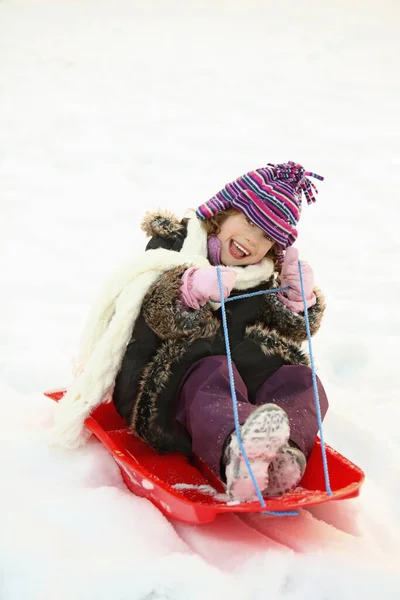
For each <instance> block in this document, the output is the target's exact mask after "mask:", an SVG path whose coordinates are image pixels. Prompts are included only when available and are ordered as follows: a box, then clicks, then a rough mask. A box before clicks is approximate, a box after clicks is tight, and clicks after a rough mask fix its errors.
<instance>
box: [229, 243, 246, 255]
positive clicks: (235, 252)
mask: <svg viewBox="0 0 400 600" xmlns="http://www.w3.org/2000/svg"><path fill="white" fill-rule="evenodd" d="M231 252H232V254H233V256H234V257H235V258H243V256H246V255H245V253H244V252H242V251H241V250H239V248H238V247H237V246H236V244H234V243H233V241H231Z"/></svg>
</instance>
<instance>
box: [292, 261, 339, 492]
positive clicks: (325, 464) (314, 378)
mask: <svg viewBox="0 0 400 600" xmlns="http://www.w3.org/2000/svg"><path fill="white" fill-rule="evenodd" d="M298 265H299V273H300V285H301V297H302V299H303V305H304V320H305V322H306V331H307V340H308V353H309V355H310V363H311V375H312V382H313V388H314V399H315V408H316V410H317V419H318V429H319V437H320V440H321V454H322V464H323V467H324V477H325V488H326V491H327V494H328V495H329V496H332V493H333V492H332V490H331V484H330V480H329V470H328V461H327V458H326V448H325V441H324V432H323V430H322V417H321V405H320V402H319V393H318V385H317V376H316V374H315V364H314V356H313V350H312V344H311V333H310V321H309V319H308V310H307V301H306V294H305V291H304V281H303V269H302V266H301V262H300V261H298Z"/></svg>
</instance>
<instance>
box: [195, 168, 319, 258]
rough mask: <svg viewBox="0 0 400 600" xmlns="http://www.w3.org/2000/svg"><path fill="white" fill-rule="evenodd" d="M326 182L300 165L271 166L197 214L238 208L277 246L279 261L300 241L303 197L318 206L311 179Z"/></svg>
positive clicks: (230, 188) (238, 181)
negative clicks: (298, 223)
mask: <svg viewBox="0 0 400 600" xmlns="http://www.w3.org/2000/svg"><path fill="white" fill-rule="evenodd" d="M308 177H314V178H315V179H319V180H320V181H322V180H323V179H324V178H323V177H321V176H320V175H316V174H315V173H310V172H309V171H305V169H304V168H303V167H302V166H301V165H300V164H298V163H294V162H292V161H289V162H287V163H282V164H277V165H274V164H271V163H268V165H267V166H266V167H263V168H261V169H257V170H256V171H250V173H246V174H245V175H242V177H239V178H238V179H236V180H235V181H233V182H232V183H227V184H226V186H225V187H224V188H223V189H222V190H221V191H220V192H218V194H216V195H215V196H213V197H212V198H211V200H208V202H205V203H204V204H202V205H201V206H199V208H198V209H197V211H196V215H197V217H198V218H199V219H202V220H204V219H211V218H212V217H213V216H214V215H216V214H218V213H220V212H222V211H224V210H227V209H228V208H236V210H239V211H240V212H242V213H243V214H245V215H246V217H247V218H248V219H249V220H250V221H252V223H254V224H255V225H257V226H258V227H260V229H262V230H263V231H265V233H266V234H267V235H268V236H269V237H270V238H271V239H272V240H274V241H275V242H276V245H277V249H278V251H280V252H279V255H280V256H279V257H278V258H279V259H280V260H283V251H284V250H285V249H286V248H288V247H289V246H291V245H292V244H294V242H295V241H296V238H297V229H296V225H297V222H298V220H299V218H300V214H301V195H302V192H303V193H304V195H305V197H306V200H307V203H308V204H311V203H312V202H315V196H314V191H315V192H316V193H318V190H317V188H316V187H315V185H314V184H313V183H312V182H311V181H310V180H309V179H308Z"/></svg>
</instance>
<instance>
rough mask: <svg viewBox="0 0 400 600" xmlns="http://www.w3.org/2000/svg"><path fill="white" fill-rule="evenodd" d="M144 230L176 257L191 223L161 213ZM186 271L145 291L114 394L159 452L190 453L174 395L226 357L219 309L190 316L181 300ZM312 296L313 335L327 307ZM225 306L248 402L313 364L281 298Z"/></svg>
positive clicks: (297, 318) (167, 275) (265, 285)
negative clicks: (210, 359)
mask: <svg viewBox="0 0 400 600" xmlns="http://www.w3.org/2000/svg"><path fill="white" fill-rule="evenodd" d="M145 230H146V232H147V233H148V235H152V238H151V240H150V242H149V243H148V245H147V247H146V250H156V249H157V248H164V249H169V250H173V251H176V252H179V251H180V250H181V248H182V244H183V242H184V240H185V238H186V233H187V221H186V220H183V221H178V220H177V219H176V218H175V217H174V216H173V215H168V216H166V215H165V214H160V213H156V214H154V215H151V216H148V217H147V219H146V222H145ZM182 258H183V260H184V257H182ZM187 266H188V265H187V264H185V263H184V262H183V264H182V266H179V267H176V268H173V269H170V270H168V271H165V272H164V273H163V274H162V275H161V276H160V277H159V278H158V279H157V281H156V282H155V283H154V284H153V285H152V286H151V287H150V289H149V290H148V292H147V294H146V296H145V297H144V300H143V304H142V308H141V312H140V314H139V316H138V318H137V320H136V323H135V326H134V328H133V333H132V337H131V340H130V342H129V344H128V346H127V348H126V352H125V355H124V358H123V361H122V365H121V368H120V371H119V374H118V376H117V379H116V383H115V388H114V394H113V401H114V404H115V406H116V409H117V411H118V412H119V414H120V415H121V416H122V417H124V418H125V419H126V421H127V423H128V425H129V426H130V428H131V430H132V432H133V433H134V434H136V435H137V436H138V437H140V438H141V439H143V440H145V441H146V442H148V443H149V444H151V445H152V446H153V447H154V448H155V449H156V450H157V451H158V452H162V453H165V452H171V451H175V450H180V451H182V452H184V453H185V454H190V452H191V443H190V438H189V436H188V434H187V432H185V431H182V429H181V428H179V426H178V424H177V423H176V422H175V420H174V412H175V407H176V399H177V391H178V389H179V385H180V383H181V381H182V378H183V377H184V375H185V373H186V372H187V370H188V369H189V367H190V366H191V365H193V364H194V363H195V362H197V361H198V360H200V359H202V358H204V357H206V356H212V355H218V354H226V351H225V341H224V335H223V328H222V322H221V321H222V320H221V310H220V309H218V310H213V308H212V307H211V306H210V304H209V303H207V304H206V305H205V306H204V307H202V308H200V309H199V310H192V309H190V308H187V307H185V306H183V305H182V303H180V301H179V290H180V282H181V277H182V275H183V273H184V271H185V269H186V268H187ZM246 268H248V267H246ZM276 275H277V274H276V273H272V274H271V275H270V276H269V277H268V280H267V281H262V282H260V283H259V284H258V285H257V286H255V287H252V288H250V289H246V290H245V292H244V291H243V289H241V290H237V289H234V290H233V291H232V293H231V297H233V296H235V295H236V296H237V295H241V294H243V293H250V292H253V291H257V290H262V289H270V288H272V287H279V278H277V276H276ZM314 291H315V293H316V296H317V303H316V304H315V305H314V306H313V307H312V308H310V309H309V310H308V316H309V322H310V329H311V334H314V333H315V332H316V331H317V330H318V328H319V325H320V321H321V317H322V314H323V312H324V309H325V302H324V299H323V296H322V294H321V292H319V290H317V289H315V290H314ZM225 306H226V314H227V325H228V330H229V339H230V348H231V353H232V360H233V362H234V363H235V365H236V367H237V369H238V371H239V373H240V375H241V376H242V378H243V380H244V382H245V384H246V387H247V389H248V392H249V397H250V398H251V397H252V395H254V394H255V393H256V391H257V390H258V388H259V387H260V386H261V384H262V383H263V382H264V381H265V380H266V379H267V378H268V377H270V376H271V375H272V373H274V372H275V371H276V370H277V369H279V367H281V366H282V365H290V364H293V365H308V364H309V359H308V356H307V355H306V354H305V353H304V352H303V350H302V349H301V344H302V342H303V341H305V340H306V339H307V334H306V329H305V320H304V315H298V314H295V313H293V312H292V311H290V310H288V309H287V308H286V307H285V306H284V305H283V304H282V303H281V302H280V300H279V299H278V297H277V294H274V293H269V294H263V295H258V296H253V297H250V298H244V299H241V300H235V301H232V302H228V303H227V304H226V305H225Z"/></svg>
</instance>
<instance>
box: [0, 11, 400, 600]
mask: <svg viewBox="0 0 400 600" xmlns="http://www.w3.org/2000/svg"><path fill="white" fill-rule="evenodd" d="M399 17H400V8H399V4H398V2H396V0H392V1H391V0H382V1H381V2H374V1H372V0H363V1H362V2H361V0H352V2H346V1H345V0H336V1H335V2H331V3H326V2H318V1H316V0H315V1H313V0H300V1H299V0H286V1H285V2H272V1H270V0H264V1H261V0H241V1H239V0H229V1H228V0H214V1H212V0H197V2H195V1H193V0H186V1H184V0H147V1H145V0H141V1H139V0H96V1H94V0H51V1H50V0H35V1H33V0H25V1H22V0H3V1H2V2H0V132H1V134H0V210H1V213H0V215H1V220H0V222H1V225H0V227H1V229H0V273H1V275H0V279H1V293H0V309H1V316H2V318H1V320H0V381H1V383H0V393H1V395H0V477H1V478H0V481H1V483H0V598H1V600H20V599H22V598H23V599H24V600H36V599H40V600H50V599H51V600H54V599H55V598H57V599H62V600H63V599H68V600H70V599H74V600H75V599H78V600H80V599H82V600H87V599H88V598H90V599H91V600H103V599H106V598H107V600H108V599H109V598H112V599H113V600H123V599H128V598H129V600H145V599H147V600H150V599H152V600H166V599H168V600H200V599H203V598H211V599H215V600H219V599H221V598H224V597H229V598H230V599H232V600H261V599H262V600H264V599H265V598H270V599H279V600H281V599H285V600H289V599H290V600H302V599H307V600H309V599H313V598H315V599H322V598H326V599H328V598H329V599H331V598H332V599H333V598H334V599H338V598H340V599H342V598H343V599H346V600H347V599H349V600H350V599H353V598H354V597H355V596H357V597H359V598H362V599H375V598H376V597H379V598H380V600H384V599H393V598H397V597H399V595H400V570H399V564H400V541H399V539H400V537H399V531H400V508H399V506H400V504H399V500H398V499H399V496H400V468H399V464H400V434H399V420H400V402H399V401H400V398H399V395H400V394H399V391H400V389H399V388H400V386H399V367H398V349H399V338H400V319H399V310H398V305H399V300H400V270H399V267H398V265H399V260H400V242H399V239H400V237H399V225H398V223H399V216H400V213H399V186H400V168H399V166H400V146H399V133H400V131H399V129H400V128H399V117H398V106H399V102H400V79H399V68H398V56H399V52H400V38H399V36H398V30H399V25H400V22H399ZM287 160H295V161H299V162H302V163H303V164H304V165H305V166H306V168H307V169H309V170H311V171H314V172H316V173H320V174H321V175H324V176H325V181H324V182H322V183H319V185H318V187H319V196H318V201H317V203H316V204H314V205H312V206H310V207H309V206H305V207H304V210H303V216H302V221H301V222H300V227H299V229H300V237H299V242H298V244H297V245H298V247H299V249H300V256H301V257H302V258H304V259H306V260H308V261H309V262H310V264H311V265H312V266H313V268H314V270H315V274H316V279H317V283H318V285H319V286H320V287H321V288H322V289H323V290H324V292H325V294H326V296H327V300H328V309H327V313H326V318H325V322H324V325H323V327H322V329H321V332H320V333H319V334H318V336H317V337H316V339H315V342H314V354H315V357H316V360H317V364H318V373H319V375H320V377H321V378H322V380H323V382H324V384H325V387H326V389H327V391H328V395H329V398H330V411H329V413H328V416H327V418H326V421H325V428H324V432H325V438H326V441H327V442H328V443H330V444H331V445H333V446H334V447H336V448H337V449H338V450H339V451H341V452H342V453H344V454H345V455H347V456H348V457H349V458H350V459H351V460H353V461H354V462H356V463H357V464H359V465H360V466H361V467H362V468H363V469H364V470H365V472H366V475H367V480H366V483H365V485H364V487H363V490H362V495H361V496H360V498H359V499H355V500H351V501H344V502H341V503H338V504H336V505H328V504H327V505H324V506H320V507H315V508H313V509H312V510H310V511H305V510H303V511H300V515H299V517H296V518H293V517H287V518H285V519H283V518H278V517H275V518H267V517H260V516H257V517H254V516H249V517H243V518H239V517H237V516H233V515H225V516H223V517H221V518H218V519H216V521H214V522H213V523H211V524H209V525H204V526H201V527H200V526H199V527H192V526H189V525H186V524H182V523H177V522H171V521H169V520H168V519H166V518H165V517H164V516H163V515H162V514H161V513H160V512H159V511H158V510H157V509H156V508H155V507H154V506H153V505H152V504H151V503H150V502H148V501H147V500H145V499H143V498H139V497H136V496H134V495H133V494H131V493H129V492H128V491H127V489H126V487H125V485H124V484H123V481H122V478H121V475H120V472H119V470H118V467H117V465H116V464H115V463H114V461H113V460H112V459H111V458H110V457H109V455H108V454H107V452H106V451H105V450H104V449H103V448H102V447H101V446H100V445H99V444H98V443H96V442H95V441H94V440H90V441H89V443H88V444H87V446H85V447H84V448H82V449H80V450H76V451H63V450H59V449H55V448H53V447H49V445H48V443H47V440H46V434H47V431H48V428H49V426H50V424H51V421H52V413H53V410H54V405H53V403H52V402H51V401H50V400H49V399H47V398H45V397H44V396H43V395H42V393H41V392H42V391H44V390H48V389H51V388H55V387H62V386H65V385H67V384H68V381H69V379H70V373H71V370H72V359H73V357H74V355H75V353H76V349H77V345H78V341H79V336H80V332H81V329H82V326H83V323H84V320H85V317H86V315H87V313H88V311H89V308H90V306H91V303H92V301H93V299H94V297H95V294H96V292H97V290H98V289H99V287H100V286H101V284H102V282H103V280H104V278H105V277H106V276H107V275H108V274H109V273H110V272H112V270H113V269H115V268H116V267H117V266H118V265H119V264H120V263H121V262H122V261H123V260H125V259H126V258H129V257H131V256H133V255H134V254H135V252H137V251H139V250H141V249H142V248H143V245H144V241H145V240H144V234H143V233H142V232H141V231H140V229H139V222H140V219H141V216H142V214H143V212H144V211H145V210H147V209H154V208H157V207H164V208H169V209H171V210H174V211H175V212H177V213H178V214H179V215H180V216H182V215H183V213H184V210H185V209H186V208H187V207H193V208H195V207H196V206H198V205H199V204H200V203H202V202H204V201H205V200H207V199H208V198H209V197H211V196H212V195H213V194H214V193H215V192H217V191H218V190H219V189H220V188H221V187H222V185H223V184H224V183H226V182H227V181H230V180H231V179H232V178H235V177H237V176H238V175H240V174H242V173H244V172H245V171H247V170H249V169H252V168H254V167H259V166H262V165H263V164H265V163H266V162H283V161H287ZM143 485H145V486H146V485H147V484H146V483H145V482H143Z"/></svg>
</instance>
